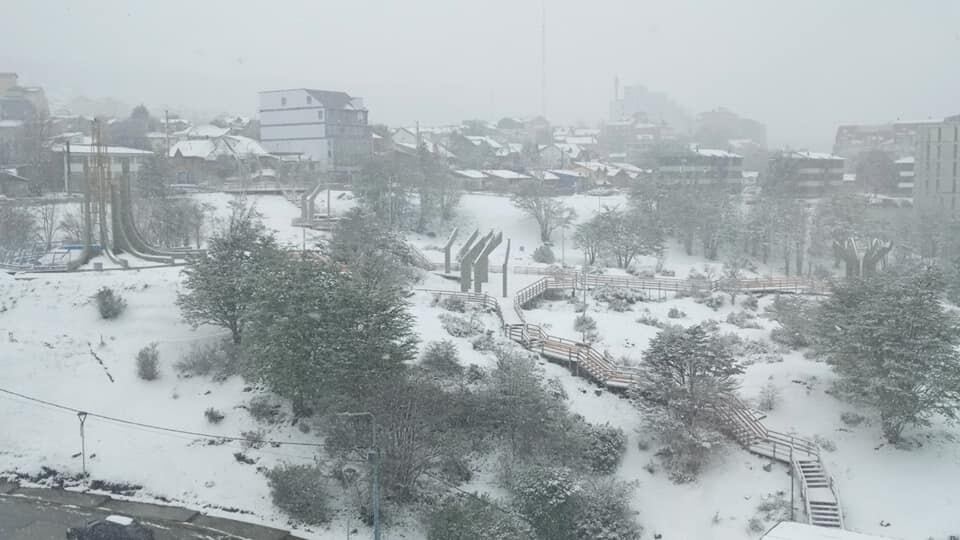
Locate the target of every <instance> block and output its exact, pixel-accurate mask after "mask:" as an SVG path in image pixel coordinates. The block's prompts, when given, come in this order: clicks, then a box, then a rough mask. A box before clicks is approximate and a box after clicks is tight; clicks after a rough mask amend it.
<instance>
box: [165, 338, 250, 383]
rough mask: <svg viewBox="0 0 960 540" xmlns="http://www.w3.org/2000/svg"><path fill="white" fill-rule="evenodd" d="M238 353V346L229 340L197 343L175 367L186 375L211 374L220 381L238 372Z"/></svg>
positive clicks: (215, 379)
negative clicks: (203, 343)
mask: <svg viewBox="0 0 960 540" xmlns="http://www.w3.org/2000/svg"><path fill="white" fill-rule="evenodd" d="M238 355H239V351H238V350H237V346H236V345H234V344H233V343H232V342H230V341H229V340H223V341H219V342H217V343H209V344H205V345H195V346H194V347H193V348H192V349H191V350H190V352H188V353H187V355H186V356H184V357H183V358H182V359H180V360H179V361H178V362H177V363H176V364H175V366H174V367H175V368H176V369H177V371H178V372H179V373H180V374H181V375H182V376H184V377H193V376H201V377H203V376H207V375H210V376H212V377H213V380H214V381H218V382H219V381H224V380H226V379H227V378H229V377H231V376H233V375H235V374H237V372H238V371H239V369H240V366H239V364H240V362H239V359H238Z"/></svg>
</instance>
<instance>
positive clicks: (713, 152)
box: [693, 148, 743, 158]
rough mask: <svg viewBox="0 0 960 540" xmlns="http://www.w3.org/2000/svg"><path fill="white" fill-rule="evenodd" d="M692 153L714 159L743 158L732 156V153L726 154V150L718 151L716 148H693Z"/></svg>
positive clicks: (737, 155)
mask: <svg viewBox="0 0 960 540" xmlns="http://www.w3.org/2000/svg"><path fill="white" fill-rule="evenodd" d="M693 151H694V152H696V153H697V154H699V155H701V156H705V157H716V158H742V157H743V156H741V155H740V154H734V153H733V152H727V151H726V150H719V149H716V148H693Z"/></svg>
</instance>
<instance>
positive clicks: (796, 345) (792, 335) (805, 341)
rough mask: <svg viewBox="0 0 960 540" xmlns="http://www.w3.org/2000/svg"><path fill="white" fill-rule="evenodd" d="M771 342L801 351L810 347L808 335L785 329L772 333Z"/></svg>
mask: <svg viewBox="0 0 960 540" xmlns="http://www.w3.org/2000/svg"><path fill="white" fill-rule="evenodd" d="M770 341H773V342H774V343H779V344H781V345H784V346H786V347H788V348H790V349H800V348H803V347H808V346H809V345H810V339H809V338H808V337H807V335H806V334H803V333H801V332H799V331H797V330H791V329H788V328H783V327H781V328H774V329H773V330H771V331H770Z"/></svg>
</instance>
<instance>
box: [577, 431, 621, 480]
mask: <svg viewBox="0 0 960 540" xmlns="http://www.w3.org/2000/svg"><path fill="white" fill-rule="evenodd" d="M585 431H586V433H585V435H586V437H587V447H586V448H585V452H584V456H585V457H586V459H587V463H588V464H589V466H590V469H591V470H592V471H593V472H595V473H599V474H610V473H612V472H614V471H615V470H617V466H619V465H620V460H621V459H623V454H624V453H625V452H626V451H627V436H626V435H625V434H624V433H623V430H622V429H619V428H616V427H613V426H611V425H610V424H603V425H596V424H587V426H586V429H585Z"/></svg>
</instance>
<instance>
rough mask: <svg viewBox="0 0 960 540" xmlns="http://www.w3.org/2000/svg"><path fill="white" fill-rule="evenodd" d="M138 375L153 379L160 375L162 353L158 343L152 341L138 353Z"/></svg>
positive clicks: (145, 378) (146, 379)
mask: <svg viewBox="0 0 960 540" xmlns="http://www.w3.org/2000/svg"><path fill="white" fill-rule="evenodd" d="M137 376H138V377H140V378H141V379H143V380H145V381H152V380H155V379H157V378H158V377H159V376H160V353H159V352H158V351H157V344H156V343H151V344H150V345H147V346H146V347H144V348H142V349H140V352H138V353H137Z"/></svg>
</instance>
